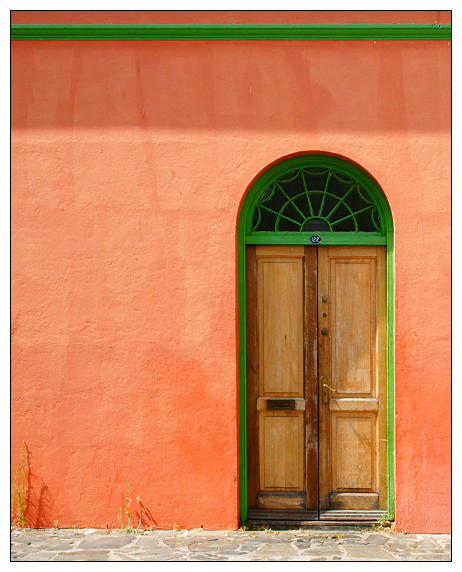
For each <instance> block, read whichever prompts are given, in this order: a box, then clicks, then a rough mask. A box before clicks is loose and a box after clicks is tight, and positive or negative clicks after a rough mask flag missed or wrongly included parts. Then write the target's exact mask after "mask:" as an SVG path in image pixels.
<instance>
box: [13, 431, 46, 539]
mask: <svg viewBox="0 0 462 572" xmlns="http://www.w3.org/2000/svg"><path fill="white" fill-rule="evenodd" d="M30 457H31V453H30V451H29V449H28V447H27V445H26V443H25V442H24V441H23V443H22V446H21V452H20V456H19V461H18V464H17V465H16V467H15V469H14V471H13V475H12V478H11V525H12V526H17V527H24V526H29V527H34V528H42V527H50V526H52V525H53V522H52V515H53V514H54V513H55V505H54V502H53V499H52V497H51V495H50V491H49V489H48V486H47V485H46V483H45V482H44V481H43V479H41V478H40V477H38V476H37V475H34V473H33V471H32V469H31V464H30Z"/></svg>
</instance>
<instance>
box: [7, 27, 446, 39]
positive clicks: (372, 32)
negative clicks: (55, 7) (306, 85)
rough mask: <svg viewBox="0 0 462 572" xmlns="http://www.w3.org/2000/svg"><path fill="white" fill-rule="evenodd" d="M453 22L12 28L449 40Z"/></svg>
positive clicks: (21, 30)
mask: <svg viewBox="0 0 462 572" xmlns="http://www.w3.org/2000/svg"><path fill="white" fill-rule="evenodd" d="M450 38H451V24H437V23H436V24H374V23H358V24H11V39H12V40H447V39H450Z"/></svg>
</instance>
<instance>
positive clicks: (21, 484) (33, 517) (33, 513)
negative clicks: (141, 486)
mask: <svg viewBox="0 0 462 572" xmlns="http://www.w3.org/2000/svg"><path fill="white" fill-rule="evenodd" d="M30 459H31V452H30V451H29V449H28V447H27V445H26V443H25V441H23V443H22V445H21V450H20V454H19V461H18V463H17V465H16V466H15V467H14V469H13V472H12V476H11V514H10V524H11V526H12V527H14V528H23V527H30V528H51V527H58V526H59V522H58V520H57V519H56V514H57V510H56V505H55V503H54V501H53V497H52V495H51V493H50V490H49V488H48V485H47V484H46V483H45V482H44V481H43V479H42V478H41V477H39V476H38V475H35V474H34V471H33V469H32V467H31V463H30ZM136 504H137V506H138V510H136V509H135V510H134V511H132V509H131V505H132V498H130V493H129V488H128V487H127V491H126V492H125V493H122V506H123V508H120V509H119V524H120V528H122V529H130V530H133V529H136V528H140V529H156V528H158V524H157V522H156V520H155V519H154V517H153V515H152V513H151V511H150V510H149V508H147V507H146V505H145V504H144V503H143V502H142V501H141V499H140V497H139V496H138V497H136Z"/></svg>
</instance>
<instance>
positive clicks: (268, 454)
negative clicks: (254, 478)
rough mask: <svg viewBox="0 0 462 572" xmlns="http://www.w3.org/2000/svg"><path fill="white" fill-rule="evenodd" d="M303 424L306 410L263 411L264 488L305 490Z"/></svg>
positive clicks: (270, 489) (261, 434)
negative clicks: (292, 411) (289, 411)
mask: <svg viewBox="0 0 462 572" xmlns="http://www.w3.org/2000/svg"><path fill="white" fill-rule="evenodd" d="M303 425H304V420H303V412H296V413H288V412H282V411H281V412H279V411H278V412H276V411H264V412H261V414H260V428H259V429H260V471H261V472H260V490H261V491H294V492H295V491H303V488H304V483H303V473H304V471H303Z"/></svg>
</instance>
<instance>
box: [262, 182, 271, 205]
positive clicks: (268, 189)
mask: <svg viewBox="0 0 462 572" xmlns="http://www.w3.org/2000/svg"><path fill="white" fill-rule="evenodd" d="M273 192H274V184H273V185H270V186H269V187H268V188H267V189H266V191H264V192H263V194H262V196H261V197H260V198H259V199H258V202H259V203H264V202H266V201H267V200H268V198H269V197H270V196H271V194H272V193H273Z"/></svg>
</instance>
